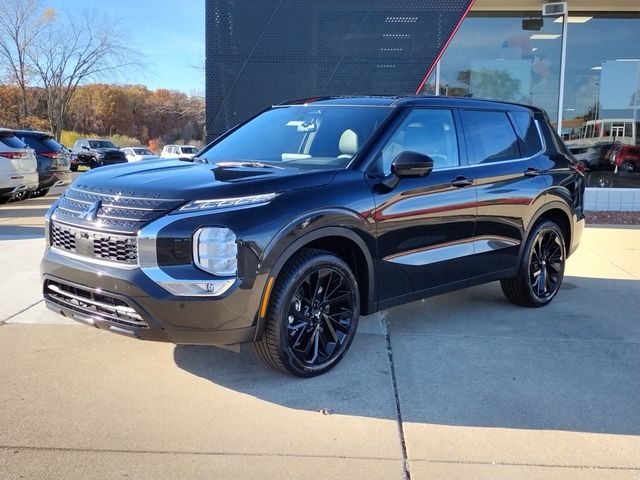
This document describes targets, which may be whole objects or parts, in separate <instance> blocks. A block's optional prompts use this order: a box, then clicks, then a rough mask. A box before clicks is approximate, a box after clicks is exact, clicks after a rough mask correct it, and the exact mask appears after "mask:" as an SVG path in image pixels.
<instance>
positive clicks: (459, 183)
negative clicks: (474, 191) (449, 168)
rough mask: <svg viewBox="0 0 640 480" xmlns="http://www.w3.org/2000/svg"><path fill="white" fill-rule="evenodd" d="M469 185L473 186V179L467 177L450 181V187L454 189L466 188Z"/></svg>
mask: <svg viewBox="0 0 640 480" xmlns="http://www.w3.org/2000/svg"><path fill="white" fill-rule="evenodd" d="M469 185H473V179H471V178H467V177H456V179H455V180H452V181H451V186H452V187H456V188H462V187H468V186H469Z"/></svg>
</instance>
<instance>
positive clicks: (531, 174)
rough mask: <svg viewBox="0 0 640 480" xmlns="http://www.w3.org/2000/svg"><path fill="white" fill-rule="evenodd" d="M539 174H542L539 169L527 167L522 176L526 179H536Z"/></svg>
mask: <svg viewBox="0 0 640 480" xmlns="http://www.w3.org/2000/svg"><path fill="white" fill-rule="evenodd" d="M541 173H542V170H540V169H539V168H532V167H529V168H527V169H526V170H525V171H524V174H525V176H526V177H537V176H538V175H540V174H541Z"/></svg>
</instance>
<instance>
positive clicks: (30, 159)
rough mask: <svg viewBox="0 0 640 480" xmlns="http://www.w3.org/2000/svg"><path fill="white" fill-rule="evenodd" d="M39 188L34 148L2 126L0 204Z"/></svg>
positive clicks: (18, 198) (25, 195) (19, 197)
mask: <svg viewBox="0 0 640 480" xmlns="http://www.w3.org/2000/svg"><path fill="white" fill-rule="evenodd" d="M37 188H38V163H37V161H36V156H35V153H34V151H33V149H31V148H29V147H27V145H26V144H25V143H24V142H23V141H22V140H20V139H19V138H17V137H16V136H15V132H14V131H13V130H8V129H6V128H0V204H2V203H6V202H8V201H9V200H12V199H16V200H20V199H24V198H28V197H29V195H31V192H33V191H34V190H36V189H37Z"/></svg>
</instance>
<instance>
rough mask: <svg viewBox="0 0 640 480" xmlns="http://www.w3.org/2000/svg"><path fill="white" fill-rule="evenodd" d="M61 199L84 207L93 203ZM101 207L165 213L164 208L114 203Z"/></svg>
mask: <svg viewBox="0 0 640 480" xmlns="http://www.w3.org/2000/svg"><path fill="white" fill-rule="evenodd" d="M62 198H63V199H66V200H68V201H69V202H77V203H84V204H86V205H91V204H92V203H93V202H92V201H90V200H80V199H79V198H73V197H70V196H67V195H65V196H64V197H62ZM176 201H177V200H176ZM101 207H102V209H105V208H115V209H118V210H139V211H141V212H165V211H166V209H164V208H144V207H129V206H128V205H118V204H115V203H103V204H101Z"/></svg>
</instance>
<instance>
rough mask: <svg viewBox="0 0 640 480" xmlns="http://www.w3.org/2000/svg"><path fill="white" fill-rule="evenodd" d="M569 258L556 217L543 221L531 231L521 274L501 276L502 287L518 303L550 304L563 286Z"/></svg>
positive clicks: (508, 296)
mask: <svg viewBox="0 0 640 480" xmlns="http://www.w3.org/2000/svg"><path fill="white" fill-rule="evenodd" d="M565 260H566V248H565V239H564V235H563V233H562V230H561V229H560V228H559V227H558V225H556V224H555V223H554V222H552V221H549V220H545V221H542V222H540V223H538V224H537V225H536V226H535V227H534V229H533V231H532V232H531V234H530V235H529V238H528V240H527V243H526V245H525V249H524V253H523V255H522V259H521V260H520V267H519V269H518V273H517V275H516V276H515V277H513V278H508V279H506V280H501V282H500V284H501V286H502V291H503V292H504V294H505V296H506V297H507V298H508V299H509V300H510V301H511V302H513V303H515V304H517V305H523V306H526V307H542V306H544V305H547V304H548V303H549V302H551V300H553V298H554V297H555V296H556V294H557V293H558V290H559V289H560V285H561V284H562V278H563V276H564V266H565Z"/></svg>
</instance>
